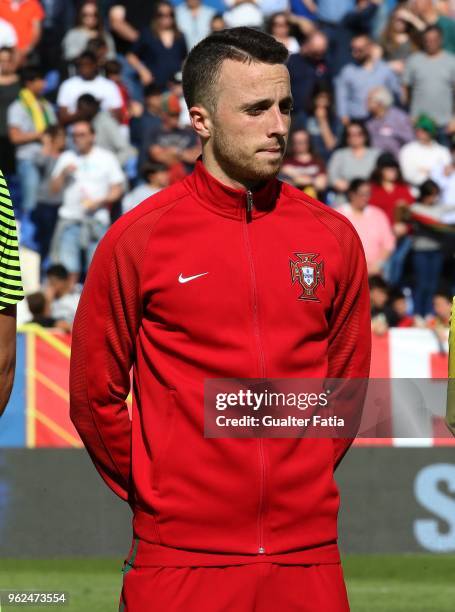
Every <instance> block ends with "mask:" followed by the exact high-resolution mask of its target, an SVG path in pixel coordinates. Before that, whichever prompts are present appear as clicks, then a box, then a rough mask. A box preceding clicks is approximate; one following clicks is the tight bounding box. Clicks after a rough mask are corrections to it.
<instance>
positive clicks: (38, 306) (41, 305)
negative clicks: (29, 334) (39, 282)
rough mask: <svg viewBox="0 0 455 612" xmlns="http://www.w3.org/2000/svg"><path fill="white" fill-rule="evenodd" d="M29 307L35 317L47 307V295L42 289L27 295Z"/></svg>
mask: <svg viewBox="0 0 455 612" xmlns="http://www.w3.org/2000/svg"><path fill="white" fill-rule="evenodd" d="M27 305H28V309H29V310H30V312H31V313H32V315H33V316H34V317H38V316H39V315H42V314H43V313H44V311H45V309H46V297H45V295H44V293H43V292H42V291H35V293H30V294H29V295H27Z"/></svg>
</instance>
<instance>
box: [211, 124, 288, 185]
mask: <svg viewBox="0 0 455 612" xmlns="http://www.w3.org/2000/svg"><path fill="white" fill-rule="evenodd" d="M212 138H213V145H212V148H213V155H214V157H215V159H216V161H217V163H218V164H219V166H220V167H221V168H222V170H223V171H224V172H225V174H227V176H229V177H231V178H233V179H234V180H236V181H239V182H241V183H255V182H261V181H267V180H270V179H272V178H274V177H275V176H276V175H277V174H278V172H279V171H280V168H281V164H282V161H283V160H282V157H280V158H279V159H277V160H276V161H275V160H272V159H270V160H267V159H259V157H258V156H256V155H255V151H254V150H251V152H249V151H246V150H245V149H241V148H237V147H235V146H233V141H232V139H229V138H227V137H226V134H225V133H224V132H223V129H222V128H220V127H217V129H216V130H215V131H214V133H213V135H212Z"/></svg>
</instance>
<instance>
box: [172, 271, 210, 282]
mask: <svg viewBox="0 0 455 612" xmlns="http://www.w3.org/2000/svg"><path fill="white" fill-rule="evenodd" d="M206 274H208V272H202V274H195V275H194V276H186V277H185V276H183V274H180V276H179V283H189V282H190V281H192V280H194V279H195V278H199V277H200V276H205V275H206Z"/></svg>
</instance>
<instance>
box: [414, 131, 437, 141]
mask: <svg viewBox="0 0 455 612" xmlns="http://www.w3.org/2000/svg"><path fill="white" fill-rule="evenodd" d="M415 135H416V139H417V140H418V141H419V142H421V143H422V144H428V143H430V142H431V141H432V140H433V139H432V136H431V134H430V133H429V132H427V130H423V129H422V128H416V131H415Z"/></svg>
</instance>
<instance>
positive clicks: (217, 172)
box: [202, 153, 262, 191]
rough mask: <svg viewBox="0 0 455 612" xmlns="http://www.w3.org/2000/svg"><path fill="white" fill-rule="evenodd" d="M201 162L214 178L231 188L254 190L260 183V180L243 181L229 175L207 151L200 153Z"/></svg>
mask: <svg viewBox="0 0 455 612" xmlns="http://www.w3.org/2000/svg"><path fill="white" fill-rule="evenodd" d="M202 163H203V164H204V166H205V168H206V170H207V171H208V172H209V173H210V174H211V175H212V176H213V177H214V178H216V179H217V180H218V181H220V183H223V185H226V186H227V187H231V188H232V189H247V190H248V191H254V190H255V189H257V187H259V185H260V184H261V183H262V181H244V180H240V179H237V178H235V177H233V176H230V175H229V174H228V173H227V172H226V171H225V170H223V168H221V166H220V165H219V164H218V162H217V161H216V160H215V158H214V157H213V156H212V155H209V154H207V153H203V154H202Z"/></svg>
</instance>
